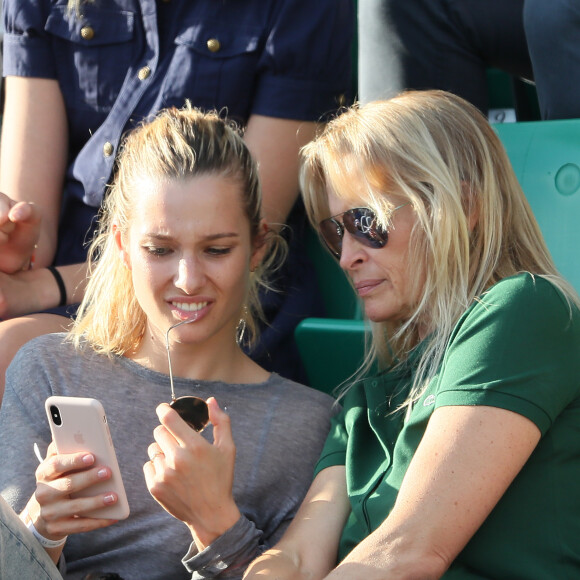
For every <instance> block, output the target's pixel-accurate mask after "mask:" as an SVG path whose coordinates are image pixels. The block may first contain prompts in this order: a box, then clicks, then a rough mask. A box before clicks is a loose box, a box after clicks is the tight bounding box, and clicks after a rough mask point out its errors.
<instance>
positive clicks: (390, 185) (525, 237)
mask: <svg viewBox="0 0 580 580" xmlns="http://www.w3.org/2000/svg"><path fill="white" fill-rule="evenodd" d="M304 160H305V167H304V186H305V187H304V191H305V195H306V201H307V203H308V206H309V211H310V216H311V219H312V221H313V222H314V223H315V224H317V225H318V227H319V230H320V234H321V236H322V238H323V239H324V240H325V242H326V244H327V245H328V247H329V249H330V250H331V252H333V253H334V255H335V256H336V258H337V259H339V260H340V265H341V266H342V267H343V269H344V270H345V272H346V273H347V274H348V276H349V277H350V278H351V280H352V283H353V285H354V287H355V288H356V290H357V291H358V294H359V296H360V297H361V299H362V301H363V303H364V308H365V312H366V315H367V317H368V318H369V319H370V320H371V322H372V325H373V348H372V350H371V352H370V353H369V362H372V361H373V360H378V362H379V364H380V365H382V367H383V370H382V372H381V373H380V374H379V375H378V376H376V377H372V378H369V379H366V380H363V381H361V382H359V383H356V384H354V385H353V386H352V387H351V388H350V389H349V390H348V391H347V392H346V394H345V396H344V400H343V403H344V408H343V413H342V415H341V416H340V417H339V418H338V419H337V420H336V422H335V424H334V426H333V428H332V429H331V434H330V435H329V438H328V440H327V443H326V447H325V449H324V451H323V453H322V456H321V459H320V461H319V463H318V466H317V469H316V472H317V475H316V478H315V480H314V483H313V485H312V487H311V489H310V492H309V494H308V496H307V498H306V500H305V501H304V503H303V505H302V508H301V510H300V512H299V513H298V516H297V517H296V518H295V520H294V522H293V523H292V525H291V526H290V528H289V530H288V532H287V533H286V534H285V536H284V538H283V539H282V541H281V542H280V543H279V544H278V546H276V547H275V548H274V549H273V550H271V551H269V552H268V553H267V554H265V555H264V556H263V557H262V558H260V559H259V560H258V561H256V563H255V564H253V565H252V566H251V569H250V571H249V572H248V573H247V575H246V578H247V579H250V578H251V579H254V578H256V579H258V578H259V579H260V580H262V579H264V578H277V579H283V578H292V579H293V580H297V579H299V578H308V579H309V580H310V579H316V578H327V579H328V580H331V579H332V580H339V579H345V580H346V579H348V580H374V579H379V578H380V579H384V578H389V579H391V578H393V579H394V578H421V579H426V578H429V579H431V578H440V577H443V578H450V579H451V578H460V579H475V578H478V579H480V578H494V579H499V578H526V579H528V580H529V579H541V578H547V577H551V578H571V577H576V576H577V575H578V574H579V573H580V548H579V545H578V543H577V542H576V538H577V537H578V534H579V533H580V496H579V494H578V492H577V489H576V488H577V481H578V476H579V475H580V439H579V437H578V425H579V424H580V361H579V357H578V352H579V350H580V311H579V299H578V296H577V295H576V293H575V292H574V291H573V290H572V288H571V287H570V286H569V284H567V283H566V281H565V280H563V279H562V278H561V277H560V276H559V274H558V272H557V271H556V268H555V267H554V264H553V262H552V260H551V258H550V254H549V252H548V250H547V248H546V245H545V243H544V241H543V239H542V234H541V232H540V230H539V228H538V225H537V223H536V221H535V219H534V216H533V215H532V212H531V210H530V207H529V205H528V204H527V202H526V199H525V196H524V194H523V192H522V190H521V188H520V186H519V185H518V182H517V180H516V177H515V175H514V173H513V170H512V168H511V166H510V163H509V161H508V158H507V155H506V153H505V150H504V149H503V147H502V145H501V143H500V141H499V139H498V137H497V135H496V134H495V133H494V131H493V130H492V128H491V127H490V126H489V124H488V123H487V121H486V119H485V118H484V117H483V116H482V115H481V114H480V113H479V112H478V111H477V110H476V109H475V108H474V107H473V106H471V105H470V104H468V103H467V102H465V101H463V100H462V99H460V98H459V97H456V96H452V95H450V94H447V93H444V92H436V91H434V92H431V91H425V92H409V93H406V94H402V95H400V96H398V97H396V98H393V99H392V100H389V101H384V102H375V103H369V104H368V105H365V106H363V107H361V108H360V109H356V108H355V109H352V110H350V111H349V112H348V113H346V114H345V115H343V116H341V117H340V118H339V119H337V120H336V121H334V122H333V123H332V124H330V125H329V126H328V127H327V128H326V130H325V131H324V132H323V134H322V135H321V136H320V137H319V138H318V139H317V140H316V141H315V142H314V143H313V144H312V145H310V146H308V147H306V149H305V150H304Z"/></svg>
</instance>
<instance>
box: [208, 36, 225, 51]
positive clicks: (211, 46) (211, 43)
mask: <svg viewBox="0 0 580 580" xmlns="http://www.w3.org/2000/svg"><path fill="white" fill-rule="evenodd" d="M221 47H222V45H221V44H220V41H219V40H218V39H217V38H210V39H209V40H208V41H207V48H208V50H209V51H210V52H217V51H218V50H219V49H220V48H221Z"/></svg>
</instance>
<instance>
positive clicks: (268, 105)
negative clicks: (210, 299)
mask: <svg viewBox="0 0 580 580" xmlns="http://www.w3.org/2000/svg"><path fill="white" fill-rule="evenodd" d="M3 9H4V25H5V29H6V32H5V36H4V75H5V76H26V77H40V78H51V79H57V80H58V82H59V85H60V88H61V90H62V93H63V96H64V100H65V104H66V110H67V116H68V123H69V148H70V164H69V166H68V169H67V174H66V181H65V186H64V192H63V193H64V195H63V204H62V214H61V222H60V223H61V227H60V228H59V229H60V231H59V245H58V249H57V256H56V260H55V263H56V264H57V265H61V264H68V263H75V262H82V261H84V260H85V258H86V242H87V240H88V239H89V237H90V230H91V221H92V220H93V219H94V217H95V215H96V213H97V210H98V207H99V206H100V204H101V201H102V199H103V195H104V191H105V186H106V184H107V183H108V181H109V179H110V177H111V172H112V169H113V162H114V158H115V153H116V151H117V147H118V145H119V141H120V139H121V136H122V135H123V133H124V132H125V131H127V130H128V129H130V128H132V127H133V126H134V125H135V124H136V123H138V122H139V121H141V120H142V119H143V118H145V117H147V116H149V115H151V114H152V113H155V112H157V111H158V110H159V109H161V108H163V107H167V106H172V105H175V106H178V107H181V106H183V104H184V102H185V99H189V100H190V101H191V102H192V104H193V105H194V106H197V107H200V108H205V109H217V110H219V111H223V112H224V114H226V113H227V115H228V116H229V117H230V118H234V119H235V120H237V121H239V122H240V123H242V124H244V123H245V122H246V121H247V120H248V118H249V117H250V115H252V114H258V115H265V116H270V117H278V118H284V119H295V120H304V121H316V120H319V119H321V118H324V117H325V116H327V115H329V114H331V113H332V112H333V111H335V110H336V108H337V107H338V106H339V105H340V104H343V102H344V101H345V99H348V98H349V97H348V94H349V92H350V85H351V73H350V58H351V54H350V43H351V39H352V34H353V30H354V22H355V16H354V8H353V4H352V0H315V1H313V0H166V1H163V0H160V1H157V2H156V1H155V0H96V1H95V2H94V3H91V4H83V6H82V15H81V16H79V17H75V16H70V15H69V13H68V8H67V0H4V6H3Z"/></svg>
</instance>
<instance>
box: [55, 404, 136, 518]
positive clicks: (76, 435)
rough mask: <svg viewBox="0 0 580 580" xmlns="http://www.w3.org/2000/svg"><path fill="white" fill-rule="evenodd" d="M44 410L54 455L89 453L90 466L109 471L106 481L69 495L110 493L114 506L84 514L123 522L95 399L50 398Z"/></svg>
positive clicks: (117, 475) (113, 462)
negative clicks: (104, 467)
mask: <svg viewBox="0 0 580 580" xmlns="http://www.w3.org/2000/svg"><path fill="white" fill-rule="evenodd" d="M45 408H46V414H47V415H48V422H49V425H50V431H51V433H52V439H53V441H54V444H55V446H56V450H57V452H58V453H77V452H78V451H86V452H88V453H92V454H93V455H94V456H95V463H94V465H105V466H107V467H109V468H110V469H111V472H112V476H111V478H109V479H108V480H107V481H103V482H99V483H95V484H94V485H92V486H90V487H89V488H87V489H85V490H83V491H80V492H77V493H75V494H71V497H73V498H74V497H90V496H94V495H97V494H99V493H105V492H108V491H109V492H110V491H114V492H115V493H116V494H117V497H118V500H117V503H115V504H114V505H111V506H103V507H102V508H99V509H97V510H94V511H91V512H86V513H85V514H84V515H86V516H88V517H91V518H111V519H115V520H122V519H125V518H126V517H127V516H128V515H129V503H128V501H127V495H126V493H125V487H124V486H123V480H122V479H121V471H120V470H119V464H118V463H117V455H116V453H115V448H114V447H113V440H112V439H111V433H110V432H109V425H108V423H107V416H106V415H105V410H104V408H103V405H102V404H101V403H100V402H99V401H97V400H96V399H90V398H84V397H56V396H53V397H49V398H48V399H47V400H46V403H45Z"/></svg>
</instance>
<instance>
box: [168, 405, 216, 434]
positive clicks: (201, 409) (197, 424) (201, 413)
mask: <svg viewBox="0 0 580 580" xmlns="http://www.w3.org/2000/svg"><path fill="white" fill-rule="evenodd" d="M170 406H171V407H173V408H174V409H175V410H176V411H177V412H178V413H179V415H180V417H181V418H182V419H183V420H184V421H185V422H186V423H187V424H188V425H189V426H190V427H191V428H192V429H193V430H194V431H203V430H204V429H205V426H206V425H207V424H208V422H209V411H208V408H207V403H206V402H205V401H204V400H203V399H200V398H199V397H179V398H178V399H175V401H173V402H172V403H170Z"/></svg>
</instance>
